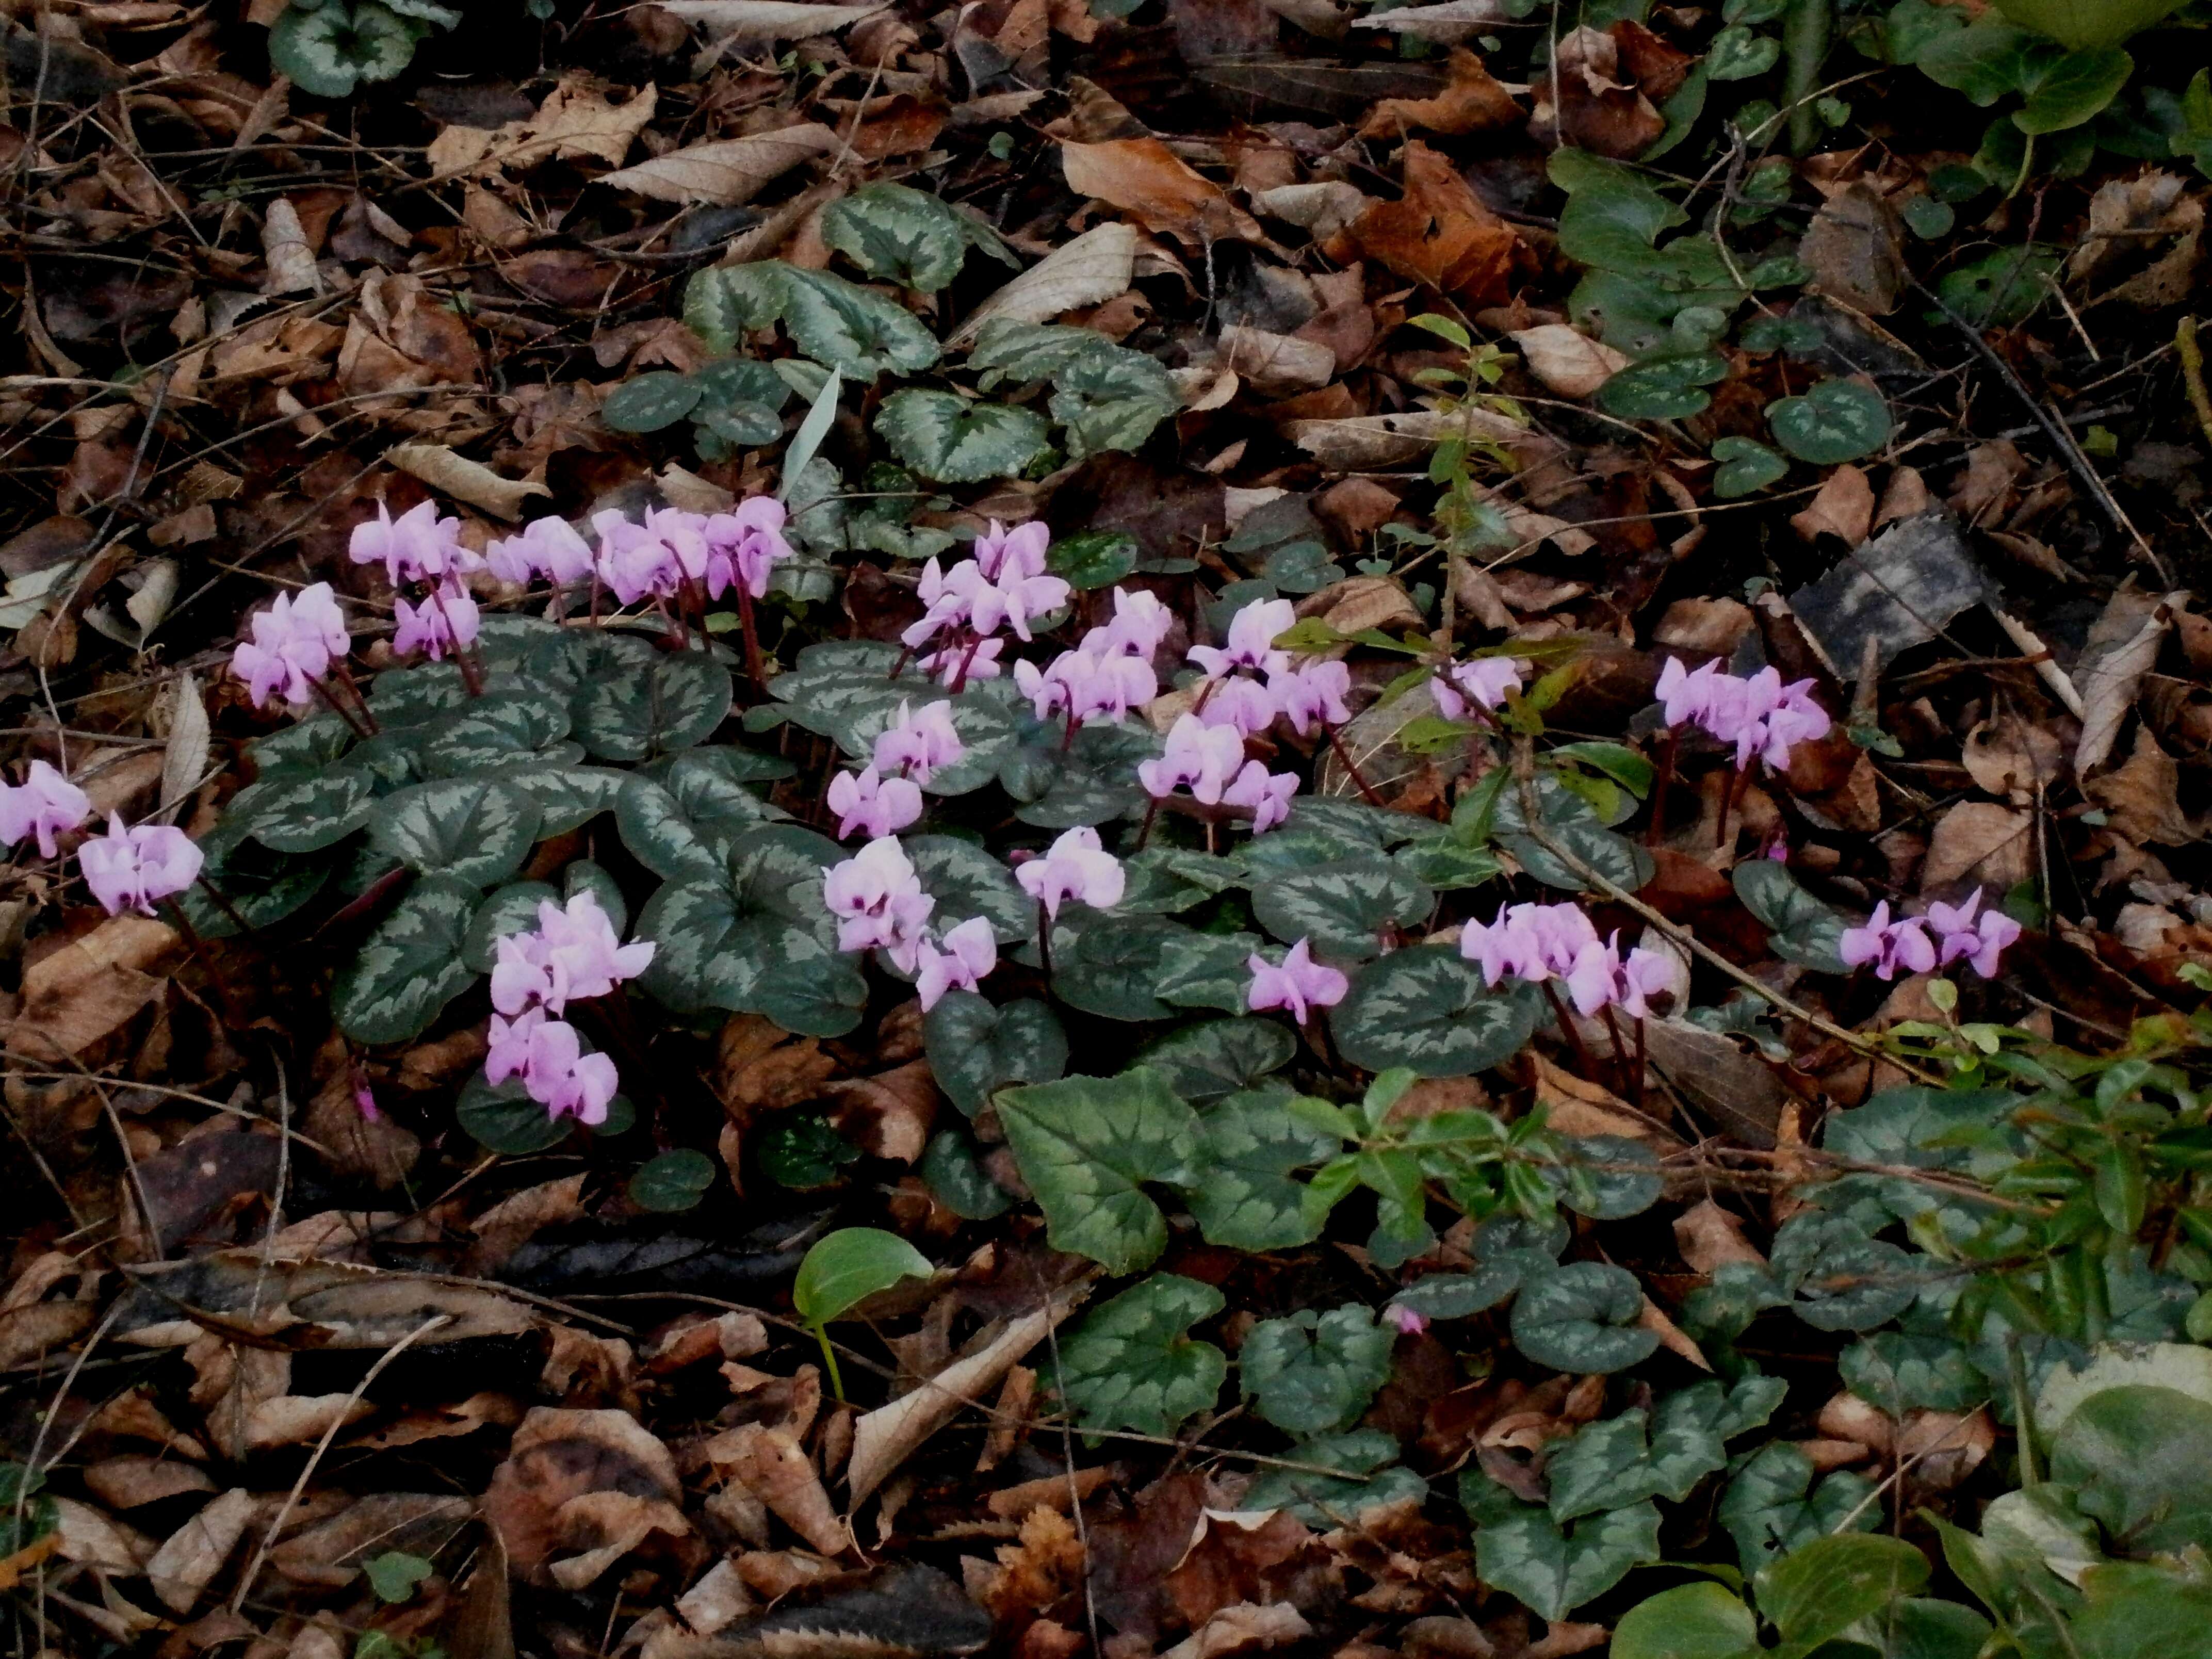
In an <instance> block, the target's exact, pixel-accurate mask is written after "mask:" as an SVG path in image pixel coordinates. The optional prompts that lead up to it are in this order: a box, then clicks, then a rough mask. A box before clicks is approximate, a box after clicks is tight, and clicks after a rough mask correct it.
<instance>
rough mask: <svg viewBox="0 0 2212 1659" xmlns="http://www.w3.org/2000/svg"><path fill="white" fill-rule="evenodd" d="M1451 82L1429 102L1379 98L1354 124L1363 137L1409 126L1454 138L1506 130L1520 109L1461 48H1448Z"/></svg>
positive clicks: (1396, 132)
mask: <svg viewBox="0 0 2212 1659" xmlns="http://www.w3.org/2000/svg"><path fill="white" fill-rule="evenodd" d="M1448 68H1449V72H1450V75H1451V81H1450V82H1449V84H1448V85H1447V86H1446V87H1445V88H1444V89H1443V91H1442V92H1440V93H1438V94H1437V95H1436V96H1435V97H1433V98H1385V99H1383V100H1382V101H1381V102H1380V103H1378V104H1376V106H1375V107H1374V108H1373V109H1372V110H1371V111H1370V112H1368V116H1367V118H1366V120H1364V121H1363V122H1362V123H1360V126H1359V136H1360V137H1363V138H1395V137H1400V136H1401V134H1402V133H1403V132H1404V131H1406V130H1407V128H1409V127H1425V128H1426V129H1427V130H1428V131H1431V132H1440V133H1444V134H1447V135H1449V136H1452V137H1457V136H1459V135H1461V134H1463V133H1469V132H1482V131H1487V130H1488V129H1490V128H1492V127H1504V126H1510V125H1513V124H1514V123H1515V122H1516V121H1518V120H1520V119H1521V118H1522V114H1523V111H1522V108H1521V106H1520V105H1518V104H1516V103H1515V102H1514V101H1513V94H1510V93H1509V92H1508V91H1506V90H1505V88H1504V87H1502V86H1500V85H1499V84H1498V82H1496V81H1494V80H1492V78H1491V75H1490V71H1489V70H1486V69H1485V68H1484V67H1483V66H1482V59H1480V58H1477V57H1476V56H1475V55H1474V53H1473V52H1469V51H1468V50H1467V48H1466V47H1464V46H1455V47H1454V48H1453V50H1452V54H1451V59H1450V63H1449V65H1448Z"/></svg>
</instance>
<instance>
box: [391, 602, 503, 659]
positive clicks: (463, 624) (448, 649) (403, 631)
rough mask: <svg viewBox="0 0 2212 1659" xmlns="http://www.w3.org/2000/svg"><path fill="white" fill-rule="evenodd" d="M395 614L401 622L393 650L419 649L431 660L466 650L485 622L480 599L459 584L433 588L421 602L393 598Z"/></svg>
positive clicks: (404, 653)
mask: <svg viewBox="0 0 2212 1659" xmlns="http://www.w3.org/2000/svg"><path fill="white" fill-rule="evenodd" d="M392 616H393V617H395V618H396V619H397V620H398V624H399V625H398V627H397V628H395V629H393V630H392V650H393V651H395V652H396V653H398V654H399V655H400V656H403V657H404V656H408V655H410V654H412V653H415V652H417V651H420V652H422V653H423V654H424V655H426V656H428V658H429V659H430V660H431V661H432V662H443V661H444V660H445V659H447V657H449V656H453V655H455V654H457V653H460V652H462V651H465V650H467V649H468V647H471V646H472V645H474V644H475V643H476V642H477V629H479V628H480V627H481V626H482V625H483V619H482V617H481V616H480V615H479V613H478V612H477V602H476V601H475V600H474V599H471V598H470V597H469V594H468V592H467V590H465V588H462V587H460V586H458V585H456V586H447V587H437V588H433V589H432V590H431V592H430V597H429V598H428V599H425V600H423V601H422V604H421V605H410V604H408V602H407V601H406V600H404V599H394V600H393V601H392Z"/></svg>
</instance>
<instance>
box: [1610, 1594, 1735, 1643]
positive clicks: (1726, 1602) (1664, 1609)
mask: <svg viewBox="0 0 2212 1659" xmlns="http://www.w3.org/2000/svg"><path fill="white" fill-rule="evenodd" d="M1758 1646H1759V1621H1758V1620H1756V1619H1754V1618H1753V1617H1752V1615H1751V1609H1750V1608H1749V1607H1746V1606H1744V1604H1743V1598H1742V1597H1741V1596H1740V1595H1733V1594H1731V1593H1730V1592H1729V1591H1728V1590H1726V1589H1723V1588H1722V1587H1721V1586H1720V1585H1718V1584H1716V1583H1711V1582H1709V1581H1704V1582H1700V1583H1694V1584H1679V1585H1677V1586H1676V1587H1675V1588H1674V1589H1670V1590H1662V1591H1660V1592H1659V1594H1658V1595H1655V1596H1653V1597H1651V1598H1650V1600H1649V1601H1639V1602H1638V1603H1637V1604H1636V1605H1635V1606H1634V1607H1631V1608H1630V1609H1629V1610H1628V1611H1627V1612H1626V1613H1623V1614H1621V1616H1620V1624H1618V1625H1616V1626H1614V1627H1613V1644H1612V1646H1611V1647H1610V1648H1608V1649H1607V1654H1608V1656H1609V1659H1741V1656H1743V1655H1746V1654H1748V1653H1752V1652H1754V1651H1756V1650H1757V1649H1758Z"/></svg>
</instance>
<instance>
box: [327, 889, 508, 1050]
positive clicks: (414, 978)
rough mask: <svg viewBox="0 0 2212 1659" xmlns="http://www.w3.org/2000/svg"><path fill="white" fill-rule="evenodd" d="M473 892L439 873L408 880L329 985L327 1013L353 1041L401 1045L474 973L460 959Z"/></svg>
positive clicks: (472, 907) (472, 911) (472, 908)
mask: <svg viewBox="0 0 2212 1659" xmlns="http://www.w3.org/2000/svg"><path fill="white" fill-rule="evenodd" d="M476 908H477V890H476V888H475V886H474V885H473V884H471V883H469V882H467V881H465V880H460V879H458V878H454V877H452V876H447V875H432V876H427V877H425V878H423V879H422V880H420V881H418V882H416V884H415V885H414V886H413V887H412V888H411V889H410V890H409V891H408V893H407V896H405V897H404V898H403V899H401V900H400V901H399V902H398V905H397V906H396V907H395V908H393V909H392V914H391V915H387V916H386V917H385V919H384V920H383V921H381V922H380V923H379V924H378V925H377V928H376V931H375V932H374V933H371V934H370V935H369V936H368V939H366V940H364V941H363V942H362V947H361V949H360V951H358V952H357V953H356V955H355V957H354V959H353V960H352V961H351V962H349V963H347V964H346V965H345V966H344V967H343V968H342V969H339V970H338V975H337V979H336V980H335V981H333V982H332V984H331V1016H332V1017H333V1018H335V1019H336V1020H337V1023H338V1029H339V1030H343V1032H344V1033H345V1034H346V1035H347V1036H349V1037H351V1038H352V1039H353V1040H354V1041H355V1042H362V1043H369V1044H377V1043H386V1042H405V1041H406V1040H407V1039H408V1038H410V1037H414V1036H421V1035H422V1033H423V1032H424V1031H426V1030H428V1029H429V1026H430V1022H431V1021H433V1020H435V1018H437V1017H438V1014H439V1012H440V1011H441V1009H443V1008H444V1007H445V1006H446V1005H447V1003H448V1002H450V1001H452V1000H453V999H454V998H455V997H457V996H459V994H461V993H462V992H463V991H464V990H465V989H466V988H467V987H468V986H469V983H470V981H472V980H474V979H475V978H476V974H475V972H474V971H473V970H472V969H471V968H470V967H469V964H468V963H467V962H466V961H465V960H464V958H463V957H462V944H463V941H464V939H465V938H466V936H467V933H468V927H469V921H470V919H471V917H472V916H473V915H475V914H476Z"/></svg>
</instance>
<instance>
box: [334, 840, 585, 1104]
mask: <svg viewBox="0 0 2212 1659" xmlns="http://www.w3.org/2000/svg"><path fill="white" fill-rule="evenodd" d="M476 908H477V890H476V888H475V886H474V885H473V884H471V883H470V882H467V881H464V880H460V879H458V878H455V877H453V876H449V875H434V876H425V877H423V878H422V879H421V880H419V881H417V882H416V884H415V885H414V886H413V887H412V888H410V890H408V893H407V896H405V897H404V898H403V899H401V900H400V901H399V902H398V905H397V906H396V907H395V908H393V909H392V914H391V915H387V916H386V917H385V919H384V920H383V921H381V922H380V923H379V924H378V926H377V928H376V931H375V932H374V933H371V934H370V935H369V936H368V939H366V940H365V941H364V942H363V943H362V947H361V950H360V951H359V952H358V953H356V956H355V957H354V959H353V960H352V961H351V962H349V963H347V964H346V965H345V966H344V967H343V968H342V969H339V970H338V975H337V979H336V980H335V981H333V982H332V983H331V1015H332V1017H333V1018H336V1019H337V1023H338V1027H339V1029H340V1030H343V1031H344V1033H345V1034H346V1035H347V1036H349V1037H351V1038H352V1039H353V1040H354V1041H355V1042H363V1043H368V1044H372V1045H374V1044H378V1043H385V1042H405V1041H406V1040H407V1039H408V1038H410V1037H414V1036H422V1033H423V1032H424V1031H426V1030H428V1029H429V1026H430V1022H431V1021H432V1020H434V1019H435V1018H437V1017H438V1014H439V1012H440V1011H441V1009H443V1008H444V1007H445V1006H446V1005H447V1003H448V1002H451V1001H452V1000H453V999H454V998H455V997H457V996H459V994H461V993H462V992H463V991H464V990H465V989H466V988H467V987H468V986H469V984H470V982H471V981H473V980H474V979H475V978H476V975H475V974H474V973H473V972H472V971H471V969H470V967H469V964H468V963H467V962H466V961H465V959H464V957H463V956H462V942H463V940H464V939H465V938H466V936H467V933H468V928H469V919H470V918H471V916H473V915H475V914H476ZM540 1110H541V1111H542V1110H543V1108H540Z"/></svg>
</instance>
